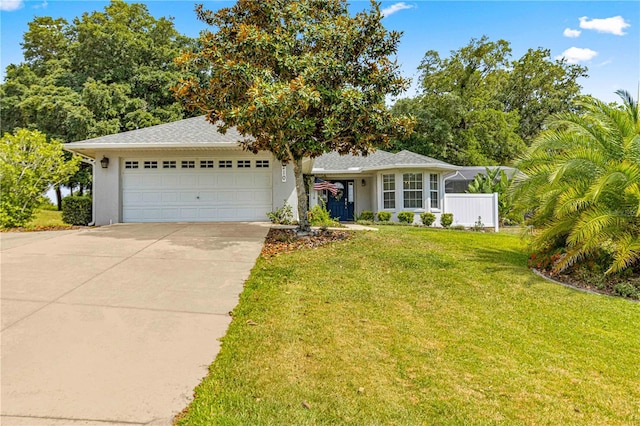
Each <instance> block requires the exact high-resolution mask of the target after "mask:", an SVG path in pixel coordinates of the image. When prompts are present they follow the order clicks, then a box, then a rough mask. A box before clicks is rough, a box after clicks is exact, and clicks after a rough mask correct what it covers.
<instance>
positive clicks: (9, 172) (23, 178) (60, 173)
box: [0, 129, 80, 227]
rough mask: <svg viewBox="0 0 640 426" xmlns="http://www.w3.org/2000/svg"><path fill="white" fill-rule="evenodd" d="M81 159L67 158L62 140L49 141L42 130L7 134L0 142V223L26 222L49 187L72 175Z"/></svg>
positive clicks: (10, 224)
mask: <svg viewBox="0 0 640 426" xmlns="http://www.w3.org/2000/svg"><path fill="white" fill-rule="evenodd" d="M79 161H80V158H79V157H74V158H72V159H71V160H69V161H66V160H65V158H64V154H63V150H62V142H60V141H58V140H55V139H52V140H50V141H47V137H46V136H45V135H44V134H43V133H41V132H38V131H29V130H25V129H21V130H18V131H17V132H16V133H15V134H13V135H12V134H9V133H5V134H4V136H3V137H2V143H1V144H0V192H1V193H2V198H1V199H0V225H2V226H3V227H15V226H24V225H26V224H27V223H28V222H29V221H30V220H31V219H32V218H33V215H34V213H35V209H36V208H37V207H38V205H39V203H40V197H42V196H43V195H44V193H45V192H46V190H47V188H49V186H51V185H55V184H58V183H60V182H63V181H65V180H66V179H68V178H69V176H71V175H73V173H75V171H76V170H77V168H78V163H79Z"/></svg>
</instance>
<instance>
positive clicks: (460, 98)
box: [393, 37, 586, 165]
mask: <svg viewBox="0 0 640 426" xmlns="http://www.w3.org/2000/svg"><path fill="white" fill-rule="evenodd" d="M510 57H511V47H510V44H509V42H507V41H505V40H498V41H497V42H493V41H490V40H489V39H488V38H487V37H482V38H480V39H472V40H471V42H470V43H469V44H468V45H467V46H464V47H462V48H461V49H459V50H456V51H452V52H451V54H450V56H449V57H448V58H444V59H443V58H441V57H440V55H439V54H438V52H436V51H428V52H427V53H426V54H425V56H424V58H423V60H422V63H421V65H420V67H419V69H420V71H421V73H422V74H421V80H420V81H421V84H422V93H421V94H420V95H419V96H417V97H415V98H413V99H401V100H399V101H398V102H396V104H395V105H394V107H393V111H394V113H397V114H408V113H411V114H413V115H414V116H416V117H417V119H418V121H417V124H416V128H415V133H414V134H413V135H412V136H411V137H410V138H409V139H406V140H404V141H394V148H395V149H398V150H399V149H410V150H413V151H416V152H419V153H421V154H424V155H429V156H432V157H435V158H439V159H442V160H445V161H449V162H452V163H454V164H459V165H478V164H485V165H491V164H508V163H509V162H510V161H511V160H513V159H514V158H515V157H516V156H517V155H518V154H520V153H522V152H523V151H524V150H525V149H526V146H527V145H529V144H530V143H531V140H532V139H533V138H534V137H535V135H537V134H538V133H539V132H540V130H541V129H542V126H543V123H544V120H545V119H546V118H547V117H548V116H549V115H551V114H554V113H557V112H561V111H569V110H571V108H572V103H571V101H572V100H573V99H574V98H575V97H576V96H577V95H578V94H579V91H580V86H579V85H578V84H577V83H576V80H577V78H578V77H582V76H585V71H586V69H585V68H583V67H580V66H577V65H569V64H567V63H566V62H564V61H551V59H550V58H549V51H548V50H544V49H537V50H533V49H529V51H528V52H527V53H526V54H525V55H524V56H523V57H522V58H520V59H519V60H517V61H513V62H512V61H510Z"/></svg>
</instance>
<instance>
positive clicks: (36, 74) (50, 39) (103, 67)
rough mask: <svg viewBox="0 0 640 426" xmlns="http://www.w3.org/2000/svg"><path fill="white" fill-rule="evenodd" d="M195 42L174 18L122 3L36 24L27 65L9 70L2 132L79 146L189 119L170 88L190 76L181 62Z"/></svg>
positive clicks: (26, 41)
mask: <svg viewBox="0 0 640 426" xmlns="http://www.w3.org/2000/svg"><path fill="white" fill-rule="evenodd" d="M193 43H194V41H193V40H192V39H189V38H187V37H184V36H182V35H180V34H179V33H178V32H177V31H176V30H175V28H174V25H173V22H172V21H171V20H170V19H166V18H159V19H156V18H154V17H153V16H151V15H150V14H149V11H148V10H147V7H146V6H145V5H143V4H136V3H126V2H124V1H121V0H113V1H112V2H111V3H110V4H109V5H107V6H106V7H105V8H104V10H103V11H94V12H91V13H84V14H83V15H82V16H81V17H78V18H75V19H74V20H73V21H72V22H71V23H69V22H68V21H67V20H65V19H63V18H56V19H54V18H52V17H49V16H40V17H36V18H34V19H33V20H32V21H31V22H30V23H29V28H28V30H27V32H26V33H25V34H24V36H23V42H22V48H23V53H24V58H25V62H24V63H21V64H11V65H9V66H8V67H7V69H6V76H5V81H4V83H3V84H2V85H1V86H0V114H1V115H2V122H1V123H0V131H2V132H3V133H4V132H13V131H14V130H15V129H19V128H27V129H37V130H39V131H41V132H43V133H45V134H46V135H47V137H49V138H56V139H60V140H62V141H63V142H73V141H78V140H84V139H87V138H91V137H98V136H103V135H106V134H112V133H118V132H122V131H126V130H132V129H136V128H142V127H147V126H151V125H155V124H161V123H166V122H170V121H175V120H179V119H181V118H184V116H185V110H184V108H183V107H182V106H181V105H180V103H179V102H177V101H176V100H175V99H174V98H173V95H172V93H171V91H170V88H171V86H173V85H174V84H175V82H176V81H178V79H179V78H180V77H181V76H183V72H182V71H180V70H179V68H178V66H177V65H176V64H175V63H174V59H175V58H176V57H177V56H178V55H179V54H180V53H181V51H183V50H185V49H187V48H191V47H192V46H193ZM76 180H78V181H85V180H86V179H80V178H79V179H76Z"/></svg>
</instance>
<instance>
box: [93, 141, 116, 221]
mask: <svg viewBox="0 0 640 426" xmlns="http://www.w3.org/2000/svg"><path fill="white" fill-rule="evenodd" d="M103 156H105V157H107V158H108V159H109V167H108V168H106V169H103V168H102V167H101V165H100V160H101V159H102V157H103ZM120 160H121V157H120V156H119V155H117V154H116V153H109V152H98V153H97V155H96V162H95V166H94V167H95V169H94V172H95V175H94V181H93V204H94V214H95V217H94V221H95V224H96V225H109V224H111V223H119V222H120V221H121V196H120V171H121V169H120V167H121V164H120V163H121V161H120Z"/></svg>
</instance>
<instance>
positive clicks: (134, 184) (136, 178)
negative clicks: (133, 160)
mask: <svg viewBox="0 0 640 426" xmlns="http://www.w3.org/2000/svg"><path fill="white" fill-rule="evenodd" d="M122 187H123V188H140V187H142V176H140V175H135V174H125V175H123V176H122Z"/></svg>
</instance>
